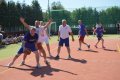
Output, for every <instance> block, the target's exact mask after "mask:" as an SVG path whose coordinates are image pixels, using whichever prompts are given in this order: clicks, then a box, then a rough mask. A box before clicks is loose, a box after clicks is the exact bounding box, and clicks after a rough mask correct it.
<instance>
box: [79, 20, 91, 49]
mask: <svg viewBox="0 0 120 80" xmlns="http://www.w3.org/2000/svg"><path fill="white" fill-rule="evenodd" d="M78 24H79V25H78V28H79V34H78V36H79V48H78V50H81V45H82V43H83V44H85V45H86V46H87V47H88V48H90V45H89V44H87V43H85V42H84V38H85V35H86V34H87V36H88V32H87V29H86V28H85V25H84V24H83V23H82V20H78Z"/></svg>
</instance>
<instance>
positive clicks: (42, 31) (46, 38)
mask: <svg viewBox="0 0 120 80" xmlns="http://www.w3.org/2000/svg"><path fill="white" fill-rule="evenodd" d="M40 23H41V25H40V28H41V29H40V33H39V39H38V42H41V43H42V44H43V43H44V42H45V44H46V46H47V50H48V52H49V56H50V57H52V55H51V52H50V45H49V38H50V36H49V35H48V32H47V29H45V28H44V26H45V23H44V22H43V21H40Z"/></svg>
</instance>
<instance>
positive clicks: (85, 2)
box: [7, 0, 120, 10]
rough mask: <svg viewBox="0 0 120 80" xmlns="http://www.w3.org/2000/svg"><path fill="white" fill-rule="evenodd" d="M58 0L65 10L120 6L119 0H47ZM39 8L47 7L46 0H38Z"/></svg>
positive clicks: (28, 1)
mask: <svg viewBox="0 0 120 80" xmlns="http://www.w3.org/2000/svg"><path fill="white" fill-rule="evenodd" d="M7 1H10V0H7ZM12 1H15V2H17V1H19V2H20V3H23V1H25V3H26V4H28V5H31V2H32V1H33V0H12ZM57 1H60V2H61V4H62V5H63V6H64V8H65V9H67V10H74V9H75V8H81V7H93V8H98V9H105V8H108V7H111V6H119V7H120V0H49V3H50V4H51V3H52V2H57ZM38 2H39V4H40V6H41V8H42V9H43V10H47V9H48V0H38Z"/></svg>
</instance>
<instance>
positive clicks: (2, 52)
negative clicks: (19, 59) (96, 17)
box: [0, 35, 120, 60]
mask: <svg viewBox="0 0 120 80" xmlns="http://www.w3.org/2000/svg"><path fill="white" fill-rule="evenodd" d="M74 37H75V39H78V38H77V36H74ZM93 38H96V37H93V36H89V37H88V39H93ZM104 38H105V39H113V38H120V35H104ZM57 39H58V37H57V36H52V37H51V39H50V44H52V43H57ZM70 39H71V37H70ZM20 47H21V43H18V44H11V45H6V46H5V47H4V48H1V49H0V60H4V59H7V58H10V57H13V56H14V55H15V54H16V53H17V51H18V49H19V48H20Z"/></svg>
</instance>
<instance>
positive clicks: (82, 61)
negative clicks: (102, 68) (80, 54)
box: [61, 58, 87, 64]
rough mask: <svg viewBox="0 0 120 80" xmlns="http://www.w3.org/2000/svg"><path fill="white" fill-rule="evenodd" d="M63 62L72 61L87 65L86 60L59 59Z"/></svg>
mask: <svg viewBox="0 0 120 80" xmlns="http://www.w3.org/2000/svg"><path fill="white" fill-rule="evenodd" d="M61 59H63V60H70V61H73V62H80V63H82V64H86V63H87V60H85V59H75V58H71V59H64V58H61Z"/></svg>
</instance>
